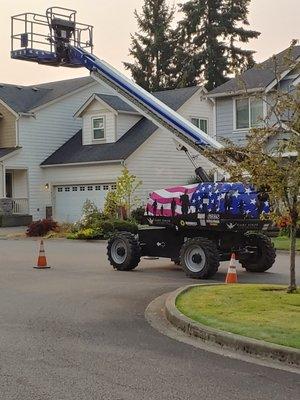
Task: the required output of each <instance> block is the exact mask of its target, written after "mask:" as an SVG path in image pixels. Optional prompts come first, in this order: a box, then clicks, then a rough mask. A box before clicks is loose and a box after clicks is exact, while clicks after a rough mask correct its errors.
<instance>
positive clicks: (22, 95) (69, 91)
mask: <svg viewBox="0 0 300 400" xmlns="http://www.w3.org/2000/svg"><path fill="white" fill-rule="evenodd" d="M154 95H155V96H156V97H158V98H159V99H160V100H162V101H163V102H165V103H166V104H167V105H169V106H170V107H171V108H173V109H174V110H177V111H178V112H179V113H180V114H181V115H183V116H184V117H186V118H187V119H189V120H190V121H191V122H193V123H194V124H196V125H197V126H199V127H200V128H201V129H203V130H205V131H206V132H207V133H208V134H210V135H213V132H214V129H213V102H212V100H210V99H206V98H205V96H204V95H205V91H204V89H203V88H201V87H192V88H186V89H177V90H170V91H165V92H159V93H155V94H154ZM172 138H173V137H172V135H171V134H169V133H168V132H166V131H164V130H162V129H158V128H157V127H156V126H155V125H154V124H153V123H152V122H150V121H149V120H147V119H146V118H145V117H143V116H142V115H139V114H138V113H137V112H136V111H135V110H134V109H133V108H131V107H130V106H128V105H127V104H126V103H124V102H123V101H122V100H121V99H120V98H119V97H118V96H117V95H116V93H114V92H113V91H112V89H107V88H106V87H105V86H104V85H101V84H99V83H97V82H96V81H94V80H93V79H92V78H90V77H85V78H78V79H70V80H66V81H60V82H52V83H47V84H42V85H35V86H27V87H24V86H15V85H7V84H0V199H2V201H1V200H0V205H1V204H2V209H3V210H2V212H7V208H8V209H9V208H12V212H13V214H14V216H16V215H24V214H25V215H30V216H32V217H33V219H35V220H36V219H40V218H45V217H46V216H51V215H52V216H53V218H55V219H57V220H59V221H71V222H73V221H75V220H77V219H78V218H79V217H80V216H81V209H82V205H83V203H84V201H85V200H86V199H90V200H92V201H94V202H95V203H96V204H97V205H98V207H100V208H102V207H103V204H104V199H105V196H106V194H107V191H108V190H113V189H114V185H115V183H116V179H117V177H118V176H119V175H120V174H121V171H122V168H123V166H124V165H126V166H127V167H128V168H129V170H130V171H131V172H132V173H134V174H135V175H137V176H138V177H139V178H140V179H141V180H142V181H143V185H142V187H141V189H140V192H139V194H140V196H141V197H142V199H143V200H145V198H146V196H147V195H148V193H149V192H150V191H151V190H153V189H157V188H160V187H166V186H169V185H175V184H181V183H182V184H183V183H187V181H188V179H189V178H190V177H191V176H193V175H194V168H193V166H192V165H191V163H190V161H189V160H188V159H187V157H186V155H185V154H184V153H183V152H179V151H177V150H176V145H175V143H174V142H173V140H172ZM192 153H195V152H194V151H192ZM198 163H199V164H200V165H202V166H203V167H204V168H206V169H209V168H211V164H209V162H208V161H207V160H206V159H204V158H203V157H201V156H198ZM0 212H1V211H0ZM20 221H21V220H20ZM14 222H15V221H14Z"/></svg>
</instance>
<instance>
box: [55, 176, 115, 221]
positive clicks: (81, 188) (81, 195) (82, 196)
mask: <svg viewBox="0 0 300 400" xmlns="http://www.w3.org/2000/svg"><path fill="white" fill-rule="evenodd" d="M54 189H55V190H54V194H55V196H54V197H55V198H54V218H55V219H56V220H57V221H60V222H62V221H64V222H76V221H78V220H79V219H80V217H81V215H82V207H83V204H84V202H85V201H86V200H87V199H88V200H91V201H92V202H94V203H95V204H96V206H97V207H98V208H99V209H101V210H102V209H103V206H104V201H105V197H106V195H107V192H108V191H109V190H113V189H115V184H112V183H106V184H103V183H99V184H84V185H62V186H55V188H54Z"/></svg>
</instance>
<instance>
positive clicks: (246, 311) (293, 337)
mask: <svg viewBox="0 0 300 400" xmlns="http://www.w3.org/2000/svg"><path fill="white" fill-rule="evenodd" d="M176 306H177V308H178V309H179V310H180V311H181V312H182V313H183V314H185V315H186V316H188V317H190V318H192V319H194V320H195V321H198V322H201V323H202V324H205V325H209V326H211V327H214V328H218V329H221V330H225V331H228V332H233V333H237V334H239V335H242V336H249V337H251V338H256V339H261V340H265V341H267V342H272V343H277V344H281V345H284V346H290V347H295V348H297V349H300V291H299V290H298V292H297V293H294V294H288V293H287V292H286V287H284V286H278V285H276V286H275V285H240V284H237V285H216V286H197V287H195V288H192V289H190V290H189V291H187V292H186V293H184V294H182V295H180V296H179V297H178V298H177V300H176Z"/></svg>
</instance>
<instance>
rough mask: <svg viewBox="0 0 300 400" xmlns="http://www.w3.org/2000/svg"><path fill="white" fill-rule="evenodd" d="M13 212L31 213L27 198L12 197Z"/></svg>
mask: <svg viewBox="0 0 300 400" xmlns="http://www.w3.org/2000/svg"><path fill="white" fill-rule="evenodd" d="M12 213H13V214H25V215H26V214H29V203H28V199H27V198H20V199H15V198H14V199H12Z"/></svg>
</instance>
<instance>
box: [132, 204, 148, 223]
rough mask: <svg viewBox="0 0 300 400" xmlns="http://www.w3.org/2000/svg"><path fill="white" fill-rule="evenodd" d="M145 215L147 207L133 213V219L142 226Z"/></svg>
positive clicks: (139, 208)
mask: <svg viewBox="0 0 300 400" xmlns="http://www.w3.org/2000/svg"><path fill="white" fill-rule="evenodd" d="M144 215H145V207H138V208H136V209H135V210H133V211H132V213H131V218H132V219H133V220H134V221H136V222H137V223H138V224H142V223H143V218H144Z"/></svg>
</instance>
